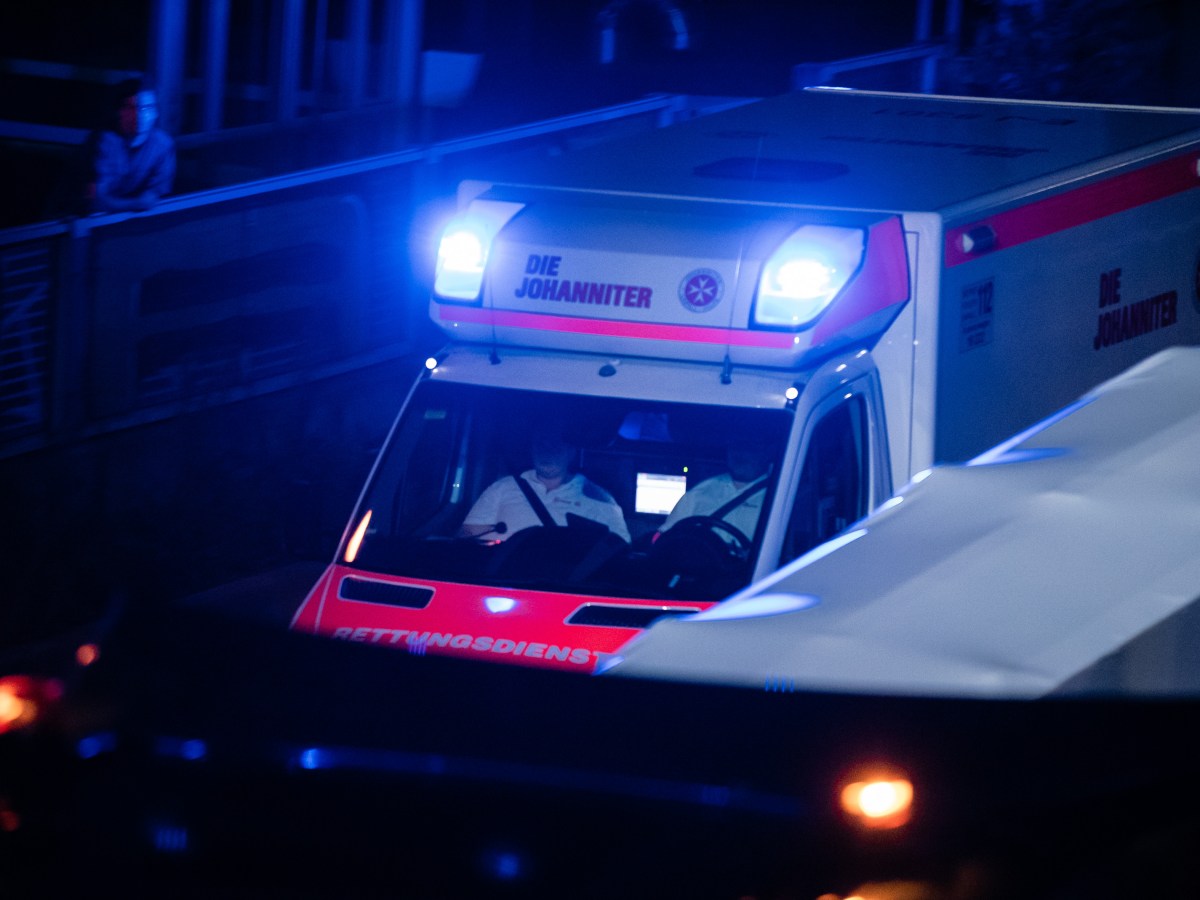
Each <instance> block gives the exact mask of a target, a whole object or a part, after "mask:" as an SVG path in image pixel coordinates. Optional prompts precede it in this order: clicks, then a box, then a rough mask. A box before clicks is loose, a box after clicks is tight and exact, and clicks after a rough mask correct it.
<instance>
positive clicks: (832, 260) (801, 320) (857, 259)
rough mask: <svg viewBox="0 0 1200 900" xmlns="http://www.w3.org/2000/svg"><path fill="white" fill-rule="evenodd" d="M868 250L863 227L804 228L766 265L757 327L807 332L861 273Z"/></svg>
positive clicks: (757, 307)
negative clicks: (805, 328)
mask: <svg viewBox="0 0 1200 900" xmlns="http://www.w3.org/2000/svg"><path fill="white" fill-rule="evenodd" d="M865 251H866V235H865V233H864V232H863V231H862V229H859V228H841V227H837V226H833V225H804V226H802V227H801V228H798V229H797V230H796V231H794V232H793V233H792V234H791V236H790V237H788V239H787V240H786V241H784V242H783V244H782V245H780V247H779V249H778V250H776V251H775V252H774V253H773V254H771V257H770V258H769V259H768V260H767V262H766V264H765V265H764V266H763V270H762V276H761V277H760V278H759V282H758V295H757V297H756V298H755V302H754V324H756V325H761V326H764V327H767V328H803V327H804V326H806V325H809V324H811V323H812V321H813V320H814V319H816V317H817V316H819V315H820V314H821V313H822V312H823V311H824V310H825V308H826V307H828V306H829V304H830V303H832V302H833V299H834V298H835V297H836V296H837V295H838V294H839V293H840V292H841V290H842V288H844V287H845V286H846V285H847V284H849V283H850V280H851V279H852V278H853V277H854V275H855V273H856V272H857V271H858V267H859V266H860V265H861V264H862V260H863V254H864V253H865Z"/></svg>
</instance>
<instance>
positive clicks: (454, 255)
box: [433, 200, 523, 302]
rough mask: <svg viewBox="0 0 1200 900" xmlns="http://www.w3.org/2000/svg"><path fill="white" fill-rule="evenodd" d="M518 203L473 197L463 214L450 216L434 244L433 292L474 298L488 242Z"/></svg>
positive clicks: (517, 208)
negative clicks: (436, 247) (438, 239)
mask: <svg viewBox="0 0 1200 900" xmlns="http://www.w3.org/2000/svg"><path fill="white" fill-rule="evenodd" d="M522 206H523V204H520V203H504V202H501V201H497V200H475V201H473V202H472V203H471V205H470V206H469V207H468V208H467V211H466V212H465V213H464V214H463V215H460V216H456V217H455V218H454V219H452V220H451V221H450V223H449V224H448V225H447V226H446V228H445V230H444V231H443V232H442V239H441V241H440V242H439V243H438V252H437V268H436V270H435V274H434V280H433V292H434V294H436V295H437V296H438V297H439V298H442V299H446V300H463V301H467V302H473V301H475V300H478V299H479V296H480V292H481V291H482V290H483V273H484V270H485V269H486V268H487V262H488V255H489V254H490V253H491V249H492V242H493V241H494V240H495V238H496V234H497V233H498V232H499V231H500V229H501V228H502V227H504V225H505V224H506V223H507V222H508V220H509V219H511V218H512V217H513V216H515V215H516V214H517V213H518V212H519V211H520V210H521V209H522Z"/></svg>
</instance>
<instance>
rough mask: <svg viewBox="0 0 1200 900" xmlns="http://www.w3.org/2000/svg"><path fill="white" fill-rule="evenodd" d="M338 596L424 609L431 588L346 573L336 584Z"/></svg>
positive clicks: (430, 595)
mask: <svg viewBox="0 0 1200 900" xmlns="http://www.w3.org/2000/svg"><path fill="white" fill-rule="evenodd" d="M338 597H340V598H341V599H343V600H360V601H362V602H363V603H383V604H387V605H388V606H403V607H406V608H408V609H424V608H425V607H426V606H428V605H429V601H430V600H432V599H433V589H432V588H423V587H416V586H414V585H411V584H392V583H390V582H387V581H371V580H368V579H366V578H355V577H354V576H353V575H348V576H346V577H345V578H343V579H342V582H341V584H339V585H338Z"/></svg>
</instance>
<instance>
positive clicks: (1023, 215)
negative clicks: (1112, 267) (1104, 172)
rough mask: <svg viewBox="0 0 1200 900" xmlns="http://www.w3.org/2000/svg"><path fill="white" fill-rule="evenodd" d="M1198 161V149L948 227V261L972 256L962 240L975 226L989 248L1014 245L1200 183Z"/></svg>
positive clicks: (955, 262) (954, 263)
mask: <svg viewBox="0 0 1200 900" xmlns="http://www.w3.org/2000/svg"><path fill="white" fill-rule="evenodd" d="M1196 166H1197V157H1196V155H1195V154H1194V153H1187V154H1184V155H1183V156H1176V157H1173V158H1171V159H1168V160H1165V161H1163V162H1160V163H1155V164H1153V165H1149V166H1144V167H1143V168H1140V169H1137V170H1135V171H1133V172H1125V173H1124V174H1122V175H1117V176H1114V177H1113V178H1108V179H1106V180H1104V181H1097V182H1095V183H1094V184H1088V185H1085V186H1084V187H1080V188H1076V189H1075V190H1073V191H1065V192H1064V193H1061V194H1056V195H1055V196H1053V197H1047V198H1046V199H1044V200H1038V201H1036V202H1034V203H1027V204H1026V205H1025V206H1021V207H1018V208H1017V209H1010V210H1009V211H1008V212H1002V213H1000V214H998V215H995V216H990V217H988V218H986V219H980V220H979V221H977V222H972V223H971V224H970V225H963V226H960V227H958V228H952V229H951V230H950V231H948V232H946V267H947V268H949V267H951V266H957V265H959V264H961V263H965V262H969V261H970V260H972V259H975V258H976V257H975V256H973V255H971V254H969V253H967V252H966V251H964V250H963V246H962V238H963V235H964V234H966V233H967V232H969V231H972V230H974V229H976V228H982V227H987V228H990V229H991V230H992V231H993V232H994V233H995V235H996V242H995V245H994V247H993V248H992V249H991V250H990V251H989V252H995V251H996V250H1003V249H1005V248H1007V247H1016V246H1017V245H1019V244H1024V243H1026V242H1028V241H1033V240H1037V239H1038V238H1041V237H1046V236H1048V235H1051V234H1056V233H1057V232H1060V231H1067V230H1069V229H1071V228H1075V227H1077V226H1079V225H1086V224H1087V223H1088V222H1094V221H1096V220H1097V219H1103V218H1104V217H1105V216H1111V215H1113V214H1115V213H1120V212H1126V211H1127V210H1130V209H1134V208H1135V207H1138V206H1141V205H1143V204H1145V203H1151V202H1153V201H1155V200H1162V199H1164V198H1165V197H1171V196H1174V195H1175V194H1181V193H1183V192H1184V191H1187V190H1190V189H1192V188H1194V187H1197V186H1200V175H1198V174H1197V171H1196Z"/></svg>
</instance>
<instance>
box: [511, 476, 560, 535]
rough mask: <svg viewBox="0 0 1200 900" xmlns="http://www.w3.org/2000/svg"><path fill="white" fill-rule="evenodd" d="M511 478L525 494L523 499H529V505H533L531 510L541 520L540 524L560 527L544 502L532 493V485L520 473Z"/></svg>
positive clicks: (548, 526)
mask: <svg viewBox="0 0 1200 900" xmlns="http://www.w3.org/2000/svg"><path fill="white" fill-rule="evenodd" d="M513 478H514V479H515V480H516V482H517V487H519V488H520V489H521V493H522V494H524V495H525V499H526V500H528V501H529V505H530V506H531V507H533V511H534V512H535V513H537V517H538V518H539V519H541V520H542V524H543V525H545V526H546V527H547V528H559V527H561V526H560V525H559V524H558V523H557V522H555V521H554V517H553V516H551V515H550V510H548V509H546V504H545V503H543V502H542V499H541V497H539V496H538V495H537V494H535V493H534V491H533V486H532V485H531V484H530V483H529V482H528V481H526V480H525V479H524V478H522V477H521V476H520V475H514V476H513Z"/></svg>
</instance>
